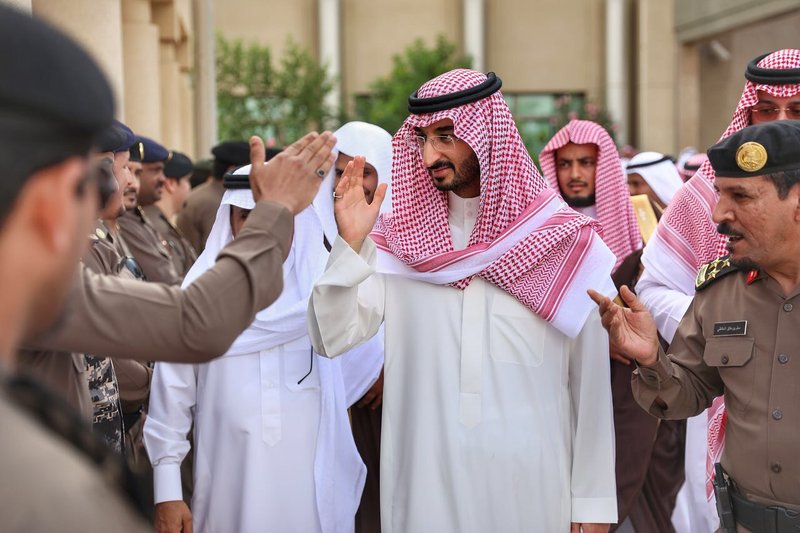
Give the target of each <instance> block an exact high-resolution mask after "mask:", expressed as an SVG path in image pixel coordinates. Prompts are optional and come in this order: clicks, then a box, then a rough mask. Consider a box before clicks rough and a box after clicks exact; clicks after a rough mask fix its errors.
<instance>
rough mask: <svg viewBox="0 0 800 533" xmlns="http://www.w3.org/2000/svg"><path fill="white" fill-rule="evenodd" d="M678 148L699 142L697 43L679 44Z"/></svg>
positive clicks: (697, 144) (700, 148)
mask: <svg viewBox="0 0 800 533" xmlns="http://www.w3.org/2000/svg"><path fill="white" fill-rule="evenodd" d="M677 116H678V118H677V130H678V139H677V145H678V148H679V149H680V148H683V147H685V146H694V147H695V148H698V149H699V150H704V149H705V147H704V146H702V145H701V144H700V50H699V47H698V46H697V45H693V44H686V45H683V46H681V48H680V51H679V54H678V109H677Z"/></svg>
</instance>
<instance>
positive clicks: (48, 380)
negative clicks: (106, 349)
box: [17, 348, 92, 425]
mask: <svg viewBox="0 0 800 533" xmlns="http://www.w3.org/2000/svg"><path fill="white" fill-rule="evenodd" d="M17 370H18V372H19V373H20V374H24V375H27V376H30V377H32V378H33V379H35V380H37V381H38V382H39V383H41V384H43V385H45V386H47V387H48V388H49V389H50V390H51V391H53V392H54V393H56V394H58V395H59V396H60V397H61V398H62V399H63V400H64V401H65V402H66V403H67V404H68V405H69V406H71V407H72V408H73V409H74V410H75V411H77V412H79V413H81V415H82V416H83V418H84V420H85V421H86V423H87V425H88V424H89V423H90V421H91V419H92V400H91V397H90V394H89V385H88V381H87V372H88V367H87V364H86V358H85V357H84V356H83V354H82V353H79V352H65V351H59V350H36V349H26V348H23V349H21V350H19V353H18V355H17Z"/></svg>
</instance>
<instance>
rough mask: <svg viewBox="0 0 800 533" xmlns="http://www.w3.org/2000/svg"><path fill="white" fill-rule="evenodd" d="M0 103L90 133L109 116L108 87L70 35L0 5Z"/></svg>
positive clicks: (111, 105) (111, 101)
mask: <svg viewBox="0 0 800 533" xmlns="http://www.w3.org/2000/svg"><path fill="white" fill-rule="evenodd" d="M0 50H3V53H2V54H0V72H2V73H3V75H2V76H0V106H2V107H13V108H14V109H16V110H17V111H18V112H19V113H20V114H25V115H30V117H31V118H33V117H36V118H39V119H41V120H44V121H46V122H50V123H52V125H53V126H54V127H60V128H63V129H64V130H66V131H73V132H83V133H86V134H89V135H91V136H94V135H96V134H97V133H99V132H100V131H102V130H103V129H104V128H105V127H106V126H108V124H109V123H110V122H111V121H112V119H113V118H114V97H113V94H112V91H111V87H110V86H109V84H108V81H106V78H105V76H104V75H103V73H102V72H101V70H100V68H99V67H98V66H97V64H96V63H95V62H94V61H93V60H92V59H91V58H90V57H89V55H88V54H87V53H86V52H85V51H84V50H83V49H82V48H81V47H80V46H79V45H78V44H77V43H75V42H74V41H72V39H70V38H69V37H67V36H66V35H64V34H63V33H61V32H60V31H58V30H56V29H55V28H53V27H51V26H49V25H48V24H46V23H44V22H42V21H41V20H38V19H35V18H32V17H31V16H29V15H27V14H23V13H20V12H19V11H17V10H15V9H13V8H9V7H4V6H0Z"/></svg>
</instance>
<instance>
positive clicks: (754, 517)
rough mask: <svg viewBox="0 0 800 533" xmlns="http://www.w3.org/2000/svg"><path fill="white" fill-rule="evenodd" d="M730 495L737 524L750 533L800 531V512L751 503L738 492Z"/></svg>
mask: <svg viewBox="0 0 800 533" xmlns="http://www.w3.org/2000/svg"><path fill="white" fill-rule="evenodd" d="M731 488H732V487H731ZM730 494H731V500H732V503H733V517H734V519H735V520H736V523H737V524H739V525H742V526H744V527H746V528H747V529H749V530H750V531H754V532H758V533H762V532H763V533H797V531H800V513H799V512H797V511H792V510H791V509H786V508H785V507H778V506H766V505H761V504H759V503H755V502H751V501H750V500H748V499H746V498H745V497H744V496H742V495H741V494H739V493H738V492H737V491H736V490H731V491H730Z"/></svg>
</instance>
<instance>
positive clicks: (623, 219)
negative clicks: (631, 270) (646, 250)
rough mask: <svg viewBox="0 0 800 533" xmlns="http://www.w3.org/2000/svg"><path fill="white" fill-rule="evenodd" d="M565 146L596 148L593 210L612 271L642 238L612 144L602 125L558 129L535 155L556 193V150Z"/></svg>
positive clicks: (581, 124)
mask: <svg viewBox="0 0 800 533" xmlns="http://www.w3.org/2000/svg"><path fill="white" fill-rule="evenodd" d="M569 143H573V144H594V145H596V146H597V171H596V172H595V198H596V202H595V207H596V209H597V220H599V221H600V225H601V226H602V228H603V229H602V235H603V242H605V243H606V245H607V246H608V247H609V248H611V251H612V252H613V253H614V255H615V256H616V258H617V262H616V264H615V265H614V269H615V270H616V268H617V267H618V266H619V265H620V263H622V261H623V260H624V259H625V258H626V257H628V256H629V255H630V254H632V253H633V252H635V251H636V250H638V249H639V248H641V247H642V236H641V233H640V232H639V225H638V224H637V223H636V215H635V214H634V212H633V206H632V205H631V200H630V198H631V193H630V191H628V180H627V178H626V176H625V171H624V170H623V169H622V164H621V163H620V161H619V153H618V152H617V147H616V146H614V141H613V140H612V139H611V136H610V135H609V134H608V132H607V131H606V130H605V129H603V127H602V126H600V125H599V124H597V123H595V122H591V121H589V120H571V121H570V122H569V124H567V125H566V126H564V127H563V128H561V129H560V130H558V132H557V133H556V134H555V135H553V138H552V139H550V140H549V141H548V142H547V145H546V146H545V147H544V149H543V150H542V153H541V154H539V164H540V165H542V172H544V177H545V178H546V179H547V183H548V184H549V185H550V187H552V188H553V189H555V190H556V191H558V190H559V186H558V175H557V174H556V150H558V149H560V148H563V147H564V146H566V145H567V144H569Z"/></svg>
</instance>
